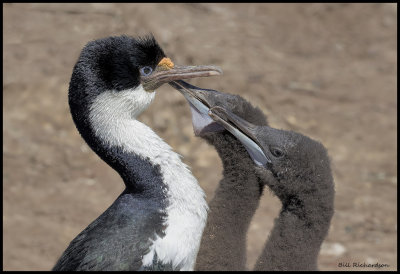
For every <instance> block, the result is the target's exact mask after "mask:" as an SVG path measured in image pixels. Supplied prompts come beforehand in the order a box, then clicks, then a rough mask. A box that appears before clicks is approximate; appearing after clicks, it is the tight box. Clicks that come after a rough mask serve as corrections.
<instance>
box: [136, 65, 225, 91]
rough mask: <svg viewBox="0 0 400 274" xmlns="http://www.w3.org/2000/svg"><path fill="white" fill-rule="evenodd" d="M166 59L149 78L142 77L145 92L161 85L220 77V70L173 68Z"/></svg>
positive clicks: (211, 67) (187, 67)
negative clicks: (191, 79)
mask: <svg viewBox="0 0 400 274" xmlns="http://www.w3.org/2000/svg"><path fill="white" fill-rule="evenodd" d="M166 59H167V60H169V59H168V58H164V59H163V60H161V62H160V64H158V65H157V67H156V68H155V70H154V71H153V73H152V74H150V75H149V76H142V77H141V82H142V85H143V87H144V89H145V90H146V91H150V92H151V91H154V90H155V89H156V88H158V87H160V86H161V85H162V84H165V83H168V82H171V81H176V80H182V79H190V78H197V77H209V76H216V75H221V74H222V70H221V69H220V68H219V67H217V66H213V65H209V66H175V65H174V64H173V63H172V62H171V61H170V60H169V61H164V60H166Z"/></svg>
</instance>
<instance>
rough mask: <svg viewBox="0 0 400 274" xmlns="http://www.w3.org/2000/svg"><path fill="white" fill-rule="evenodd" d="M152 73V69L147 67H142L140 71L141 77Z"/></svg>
mask: <svg viewBox="0 0 400 274" xmlns="http://www.w3.org/2000/svg"><path fill="white" fill-rule="evenodd" d="M152 72H153V69H152V68H151V67H149V66H146V67H142V68H141V69H140V74H141V75H142V76H149V75H150V74H151V73H152Z"/></svg>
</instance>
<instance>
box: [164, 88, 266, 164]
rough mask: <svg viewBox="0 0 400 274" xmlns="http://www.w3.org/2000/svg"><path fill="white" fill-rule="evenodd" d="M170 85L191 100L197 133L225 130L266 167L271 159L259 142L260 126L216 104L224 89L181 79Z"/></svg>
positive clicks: (201, 134) (256, 161) (195, 131)
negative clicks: (195, 84) (202, 86)
mask: <svg viewBox="0 0 400 274" xmlns="http://www.w3.org/2000/svg"><path fill="white" fill-rule="evenodd" d="M169 85H170V86H172V87H173V88H175V89H177V90H178V91H179V92H180V93H182V95H183V96H185V98H186V100H187V101H188V102H189V105H190V110H191V112H192V123H193V129H194V133H195V135H196V136H203V135H204V134H206V133H208V132H221V131H224V130H225V129H226V130H228V131H229V132H230V133H232V134H233V135H234V136H235V137H236V138H237V139H238V140H239V141H240V142H241V143H242V144H243V146H244V147H245V148H246V150H247V151H248V153H249V155H250V157H251V158H252V159H253V161H254V162H255V163H256V164H257V165H259V166H264V165H265V164H267V163H270V162H271V160H270V158H269V157H268V156H266V153H264V151H263V149H262V146H261V144H260V142H259V141H258V138H257V134H256V130H257V126H255V125H253V124H251V123H249V122H247V121H246V120H244V119H242V118H241V117H239V116H237V115H235V114H234V113H232V112H230V111H229V110H226V109H225V108H222V107H220V106H215V105H214V103H213V102H215V100H213V98H215V97H216V96H218V95H219V94H221V92H219V91H216V90H212V89H202V88H199V87H196V86H193V85H190V84H188V83H186V82H185V81H181V80H179V81H173V82H170V83H169Z"/></svg>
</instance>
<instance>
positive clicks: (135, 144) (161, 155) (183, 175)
mask: <svg viewBox="0 0 400 274" xmlns="http://www.w3.org/2000/svg"><path fill="white" fill-rule="evenodd" d="M132 96H133V97H132ZM140 96H145V98H144V99H143V98H142V99H140V100H141V102H142V104H141V106H140V108H143V105H145V106H146V104H147V105H148V104H149V103H150V102H151V100H152V98H151V97H150V96H149V95H148V94H146V93H145V91H143V90H133V91H130V92H127V93H126V94H122V96H121V92H119V94H115V92H112V91H106V92H103V93H102V94H100V95H99V96H97V97H96V98H94V99H93V100H92V101H91V102H90V104H89V106H88V109H89V112H87V113H86V114H87V116H86V117H84V118H80V117H79V115H85V113H79V112H76V111H73V110H72V109H71V112H73V113H72V114H73V117H74V121H75V123H76V124H77V127H78V130H79V131H80V132H81V134H82V136H83V138H84V139H85V140H86V141H87V143H88V144H89V146H90V147H91V148H92V149H93V150H94V151H95V152H96V153H97V154H98V155H99V156H100V157H101V158H102V159H103V160H104V161H105V162H107V163H108V164H109V165H110V166H111V167H113V168H114V169H115V170H116V171H117V172H118V173H119V174H120V175H121V177H122V178H123V180H124V182H125V184H126V185H127V188H130V189H132V190H133V192H134V191H135V190H142V189H148V188H154V189H156V188H157V189H158V190H157V193H162V194H163V197H164V198H165V200H166V207H165V208H163V209H162V210H163V211H165V213H166V218H165V222H164V227H165V230H164V233H165V234H164V236H158V235H157V236H156V240H154V241H153V245H152V246H151V247H150V251H149V252H148V253H147V254H146V255H145V256H144V257H143V265H144V266H146V265H150V264H152V263H153V258H154V257H155V256H157V258H158V260H160V261H161V262H163V263H171V264H172V265H173V267H174V268H180V269H183V270H190V269H192V268H193V267H194V262H195V258H196V255H197V252H198V248H199V245H200V239H201V234H202V232H203V228H204V225H205V222H206V218H207V203H206V201H205V194H204V192H203V190H202V189H201V188H200V186H199V185H198V182H197V180H196V179H195V178H194V177H193V175H192V174H191V172H190V171H189V169H188V167H187V166H186V165H185V164H184V163H182V161H181V159H180V155H178V154H177V153H175V152H174V151H172V149H171V147H170V146H169V145H168V144H167V143H165V142H164V141H163V140H162V139H161V138H160V137H159V136H158V135H157V134H156V133H154V131H153V130H151V129H150V128H149V127H148V126H146V125H145V124H143V123H141V122H139V121H138V120H136V116H137V115H138V114H139V113H140V110H138V109H135V107H134V106H135V102H134V101H133V100H138V98H139V97H140ZM146 96H147V97H146ZM153 97H154V96H153ZM132 101H133V102H132ZM128 103H131V105H129V104H128ZM132 103H133V107H132ZM85 126H88V128H86V127H85ZM121 155H122V157H121ZM137 157H139V158H140V159H141V160H146V161H147V162H148V163H150V165H151V166H152V167H153V170H152V171H151V172H150V171H149V172H145V171H144V170H143V168H144V167H143V165H141V164H140V162H139V161H136V160H135V158H137ZM149 173H151V174H149ZM153 176H159V177H160V178H161V181H162V182H163V184H162V185H160V184H159V183H156V181H157V180H154V177H153ZM159 188H162V189H161V190H162V191H159ZM153 192H154V191H149V193H150V194H151V193H153ZM148 196H151V195H148ZM145 198H146V197H145ZM152 198H156V199H157V197H152Z"/></svg>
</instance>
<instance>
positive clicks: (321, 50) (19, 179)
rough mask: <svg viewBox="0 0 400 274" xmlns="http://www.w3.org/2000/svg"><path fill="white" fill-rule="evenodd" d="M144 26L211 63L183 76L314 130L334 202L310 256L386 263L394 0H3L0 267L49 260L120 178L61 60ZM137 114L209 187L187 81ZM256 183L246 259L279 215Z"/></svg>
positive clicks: (178, 50) (392, 189)
mask: <svg viewBox="0 0 400 274" xmlns="http://www.w3.org/2000/svg"><path fill="white" fill-rule="evenodd" d="M149 32H152V33H153V34H154V36H155V37H156V39H157V40H158V42H159V44H160V45H161V46H162V47H163V49H164V51H165V53H166V54H167V55H168V57H170V58H171V59H172V60H173V61H174V63H175V64H187V65H192V64H197V65H199V64H215V65H218V66H220V67H221V68H222V69H223V71H224V75H223V76H221V77H213V78H208V79H194V80H191V81H190V82H191V83H193V84H195V85H199V86H201V87H203V88H212V89H217V90H220V91H224V92H229V93H234V94H240V95H241V96H243V97H245V98H246V99H248V100H249V101H250V102H252V103H253V104H254V105H256V106H258V107H260V108H261V109H262V110H263V111H264V112H265V113H266V114H267V115H268V117H269V121H270V124H271V125H272V126H273V127H277V128H282V129H290V130H295V131H298V132H300V133H303V134H305V135H308V136H310V137H312V138H314V139H316V140H319V141H321V142H322V143H323V144H324V145H325V146H326V147H327V149H328V152H329V154H330V157H331V158H332V168H333V173H334V178H335V184H336V198H335V208H336V211H335V215H334V217H333V220H332V225H331V228H330V231H329V235H328V236H327V238H326V240H325V242H324V244H323V246H322V250H321V253H320V256H319V268H320V269H321V270H376V269H371V268H345V269H343V268H340V267H338V264H339V263H341V262H349V263H351V264H352V263H353V262H360V263H372V264H375V263H380V264H388V265H389V267H385V268H381V270H396V269H397V261H396V258H397V207H396V205H397V141H396V140H397V118H396V114H397V92H396V90H397V89H396V87H397V76H396V75H397V5H396V4H372V3H371V4H3V38H4V39H3V57H4V59H3V138H4V139H3V182H4V183H3V206H4V207H3V268H4V270H49V269H51V268H52V267H53V265H54V264H55V262H56V260H57V259H58V258H59V256H60V255H61V253H62V252H63V251H64V250H65V249H66V247H67V246H68V244H69V242H70V241H71V240H72V239H73V238H74V237H75V236H76V235H77V234H78V233H79V232H81V231H82V230H83V229H84V228H85V227H86V226H87V225H88V224H89V223H90V222H92V221H93V220H94V219H95V218H97V217H98V216H99V215H100V214H101V213H102V212H103V211H104V210H105V209H107V208H108V206H109V205H110V204H111V203H112V202H113V201H114V200H115V199H116V197H117V196H118V195H119V194H120V193H121V192H122V190H123V183H122V181H121V179H120V177H119V176H118V174H117V173H116V172H115V171H114V170H112V169H111V168H110V167H108V166H107V165H106V164H105V163H104V162H102V161H101V160H100V158H98V157H97V156H96V155H95V154H94V153H93V152H92V151H91V150H90V149H89V148H88V146H87V145H86V144H85V142H84V141H83V139H81V137H80V136H79V134H78V132H77V130H76V128H75V126H74V124H73V122H72V119H71V116H70V113H69V107H68V102H67V93H68V85H69V80H70V77H71V72H72V68H73V66H74V64H75V62H76V60H77V58H78V55H79V53H80V51H81V49H82V48H83V46H84V45H85V44H86V43H87V42H88V41H90V40H93V39H97V38H102V37H107V36H111V35H121V34H128V35H132V36H137V35H143V34H147V33H149ZM139 120H141V121H142V122H144V123H146V124H147V125H149V126H150V127H151V128H153V129H154V131H155V132H156V133H157V134H159V135H160V136H161V137H162V138H163V139H164V140H165V141H166V142H167V143H169V144H170V145H171V146H172V147H173V148H174V149H175V151H177V152H178V153H180V154H181V155H182V156H183V161H184V162H185V163H186V164H188V165H189V166H190V167H191V169H192V171H193V173H194V175H195V176H196V177H197V178H198V180H199V182H200V184H201V186H202V188H203V189H204V190H205V191H206V193H207V200H208V201H210V200H211V199H212V197H213V192H214V190H215V188H216V186H217V183H218V181H219V179H220V178H221V172H222V167H221V162H220V160H219V158H218V156H217V153H216V152H215V151H214V149H213V148H212V147H210V146H209V145H207V144H206V143H205V142H203V141H202V140H200V139H197V138H196V137H194V134H193V129H192V125H191V117H190V111H189V107H188V105H187V104H186V102H185V100H184V98H183V96H181V95H180V94H179V93H178V92H177V91H175V90H174V89H172V88H171V87H169V86H168V85H164V86H163V87H161V88H159V89H158V92H157V96H156V99H155V101H154V103H153V104H152V105H151V107H150V108H149V109H148V110H147V111H145V112H144V113H143V114H142V115H141V116H140V117H139ZM279 209H280V202H279V201H278V199H277V198H276V197H274V196H273V195H272V194H271V192H270V191H268V190H267V191H265V192H264V195H263V197H262V201H261V205H260V207H259V209H258V211H257V213H256V216H255V218H254V220H253V222H252V224H251V227H250V231H249V234H248V247H247V253H248V267H249V268H250V269H252V267H253V265H254V263H255V261H256V259H257V257H258V255H259V254H260V252H261V249H262V247H263V245H264V242H265V240H266V239H267V237H268V234H269V232H270V230H271V227H272V225H273V220H274V218H275V217H276V216H277V215H278V213H279Z"/></svg>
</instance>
